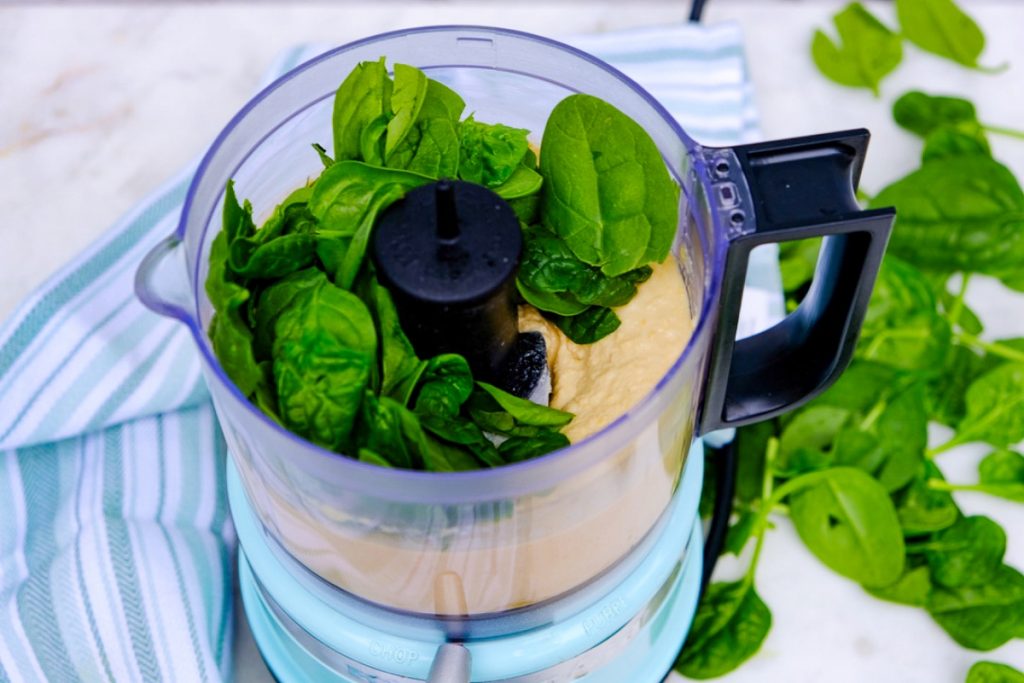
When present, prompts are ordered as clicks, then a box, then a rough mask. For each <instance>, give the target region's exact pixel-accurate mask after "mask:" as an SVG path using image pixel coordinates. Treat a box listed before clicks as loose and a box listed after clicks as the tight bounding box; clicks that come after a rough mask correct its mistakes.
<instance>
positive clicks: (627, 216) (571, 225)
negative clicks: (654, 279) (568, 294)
mask: <svg viewBox="0 0 1024 683" xmlns="http://www.w3.org/2000/svg"><path fill="white" fill-rule="evenodd" d="M541 148H542V149H543V150H544V154H542V155H541V158H540V172H541V175H542V176H544V187H543V189H542V190H541V195H542V196H541V219H542V221H543V223H544V224H545V225H547V226H549V227H551V228H553V229H554V230H555V231H556V232H557V234H558V236H559V237H561V238H562V239H563V240H565V242H566V244H568V245H569V248H570V249H572V251H573V253H574V254H576V256H577V257H579V258H580V260H582V261H584V262H585V263H589V264H591V265H595V266H600V268H601V270H602V272H604V274H606V275H609V276H615V275H621V274H622V273H625V272H627V271H630V270H633V269H634V268H637V267H638V266H641V265H644V264H647V263H650V262H652V261H657V262H661V261H663V260H664V259H665V257H666V256H667V255H668V251H669V248H670V247H671V245H672V240H673V238H674V236H675V232H676V224H677V220H678V211H679V187H678V186H677V185H676V184H675V183H674V182H673V181H672V178H671V177H670V176H669V174H668V172H667V169H666V167H665V162H664V161H663V160H662V158H661V154H660V152H659V151H658V148H657V146H656V145H655V144H654V141H653V140H651V138H650V136H649V135H648V134H647V132H646V131H645V130H644V129H643V128H641V127H640V125H639V124H637V123H636V122H635V121H633V120H632V119H630V118H629V117H628V116H626V115H625V114H623V113H622V112H620V111H619V110H618V109H616V108H615V107H613V106H612V105H610V104H608V103H607V102H604V101H603V100H600V99H598V98H596V97H593V96H590V95H584V94H577V95H570V96H569V97H566V98H565V99H563V100H562V101H561V102H559V103H558V104H557V105H556V106H555V108H554V110H553V111H552V112H551V116H550V117H549V118H548V122H547V125H546V126H545V128H544V136H543V140H542V143H541Z"/></svg>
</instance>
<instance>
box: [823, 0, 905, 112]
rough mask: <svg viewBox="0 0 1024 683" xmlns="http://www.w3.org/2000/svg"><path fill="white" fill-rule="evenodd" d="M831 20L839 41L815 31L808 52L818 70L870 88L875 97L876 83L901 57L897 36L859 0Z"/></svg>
mask: <svg viewBox="0 0 1024 683" xmlns="http://www.w3.org/2000/svg"><path fill="white" fill-rule="evenodd" d="M832 20H833V22H835V25H836V30H837V31H838V33H839V43H838V44H837V43H836V42H834V41H833V40H832V39H831V38H830V37H829V36H828V35H826V34H825V33H824V32H823V31H820V30H819V31H815V33H814V41H813V42H812V44H811V56H812V57H813V58H814V63H815V64H816V65H817V67H818V70H819V71H821V73H822V74H824V75H825V76H826V77H827V78H829V79H830V80H832V81H835V82H836V83H839V84H840V85H845V86H850V87H853V88H869V89H870V90H871V92H873V93H874V94H875V96H876V97H877V96H878V95H879V88H878V86H879V83H881V81H882V79H883V78H885V77H886V76H887V75H888V74H889V73H890V72H891V71H892V70H893V69H895V68H896V67H897V66H898V65H899V63H900V61H901V60H902V59H903V45H902V42H901V41H900V37H899V36H898V35H896V34H895V33H893V32H892V31H891V30H889V28H888V27H887V26H886V25H885V24H883V23H882V22H880V21H879V20H878V19H876V18H875V16H874V15H873V14H871V13H870V12H868V11H867V10H866V9H864V6H863V5H861V4H860V3H859V2H853V3H850V4H849V5H847V6H846V7H845V8H843V10H842V11H841V12H839V13H838V14H836V15H835V16H834V17H833V18H832Z"/></svg>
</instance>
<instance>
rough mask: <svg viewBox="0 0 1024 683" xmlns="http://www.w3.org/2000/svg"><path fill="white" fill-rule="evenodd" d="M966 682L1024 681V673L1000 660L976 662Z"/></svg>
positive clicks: (1012, 682) (998, 682)
mask: <svg viewBox="0 0 1024 683" xmlns="http://www.w3.org/2000/svg"><path fill="white" fill-rule="evenodd" d="M966 683H1024V673H1021V672H1020V671H1018V670H1017V669H1014V668H1013V667H1012V666H1007V665H1006V664H999V663H998V662H976V663H975V664H974V666H972V667H971V670H970V671H968V672H967V681H966Z"/></svg>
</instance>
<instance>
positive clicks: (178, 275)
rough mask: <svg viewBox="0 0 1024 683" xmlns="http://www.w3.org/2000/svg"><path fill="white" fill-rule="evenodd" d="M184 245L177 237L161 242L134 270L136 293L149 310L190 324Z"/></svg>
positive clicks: (172, 236) (173, 236)
mask: <svg viewBox="0 0 1024 683" xmlns="http://www.w3.org/2000/svg"><path fill="white" fill-rule="evenodd" d="M183 247H184V243H183V242H182V241H181V240H180V239H179V238H178V236H177V235H176V234H173V235H170V236H169V237H165V238H164V239H162V240H160V242H159V243H157V245H156V246H154V247H153V248H152V249H151V250H150V251H149V253H147V254H146V255H145V257H143V259H142V262H141V263H140V264H139V269H138V270H137V271H135V294H136V296H138V297H139V299H140V300H141V301H142V303H143V304H145V306H146V308H148V309H150V310H151V311H154V312H155V313H159V314H160V315H165V316H169V317H172V318H177V319H178V320H180V321H182V322H184V323H186V324H187V323H188V322H189V314H188V300H189V293H188V274H187V269H186V267H185V253H184V252H185V250H184V248H183Z"/></svg>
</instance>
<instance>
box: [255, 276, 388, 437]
mask: <svg viewBox="0 0 1024 683" xmlns="http://www.w3.org/2000/svg"><path fill="white" fill-rule="evenodd" d="M376 351H377V335H376V331H375V329H374V325H373V318H372V317H371V316H370V312H369V311H368V310H367V308H366V306H365V304H363V302H362V301H361V300H360V299H359V297H357V296H355V295H354V294H352V293H350V292H346V291H345V290H343V289H341V288H339V287H336V286H334V285H333V284H331V283H330V282H328V281H327V279H326V277H323V278H322V279H321V281H320V283H319V284H318V285H315V286H313V287H310V288H309V289H308V290H307V291H306V292H305V293H304V294H303V295H301V296H298V297H296V298H294V299H293V300H292V301H291V302H290V304H289V305H288V306H287V308H285V310H284V311H282V313H281V314H280V315H279V316H278V318H277V322H276V324H275V326H274V345H273V356H274V378H275V380H276V382H277V395H278V402H279V405H280V410H281V418H282V421H283V422H284V423H285V424H286V425H287V426H288V428H289V429H291V430H292V431H294V432H295V433H297V434H299V435H301V436H304V437H306V438H308V439H309V440H311V441H313V442H314V443H317V444H319V445H321V446H324V447H325V448H329V449H331V450H339V449H342V448H344V447H346V446H347V445H348V442H349V437H350V435H351V432H352V427H353V425H354V423H355V420H356V416H357V414H358V412H359V406H360V403H361V402H362V398H363V394H364V391H365V388H366V386H367V384H368V382H369V379H370V370H371V366H372V365H373V364H374V363H375V362H376ZM370 448H372V449H373V450H376V451H378V452H386V451H381V450H380V449H376V448H373V446H372V445H370Z"/></svg>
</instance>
